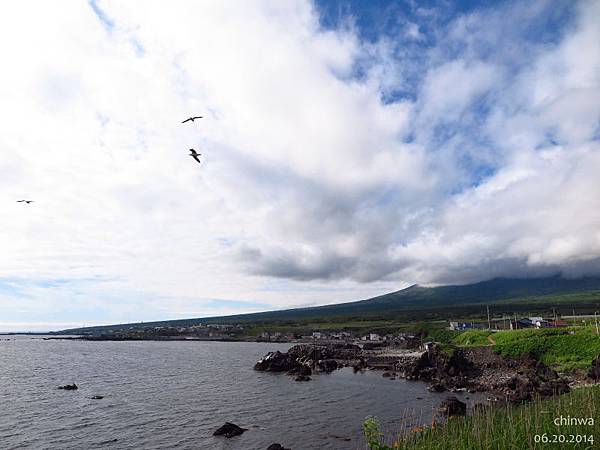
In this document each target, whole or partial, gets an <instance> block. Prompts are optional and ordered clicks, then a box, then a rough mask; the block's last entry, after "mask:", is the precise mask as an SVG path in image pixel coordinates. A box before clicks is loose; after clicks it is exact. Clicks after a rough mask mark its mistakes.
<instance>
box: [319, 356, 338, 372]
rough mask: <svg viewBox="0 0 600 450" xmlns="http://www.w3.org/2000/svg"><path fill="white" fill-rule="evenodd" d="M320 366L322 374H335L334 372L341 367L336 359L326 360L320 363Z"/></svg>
mask: <svg viewBox="0 0 600 450" xmlns="http://www.w3.org/2000/svg"><path fill="white" fill-rule="evenodd" d="M318 366H319V370H321V371H322V372H326V373H330V372H333V371H334V370H336V369H337V368H338V367H339V365H338V363H337V361H336V360H335V359H325V360H322V361H319V363H318Z"/></svg>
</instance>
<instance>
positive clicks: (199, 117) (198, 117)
mask: <svg viewBox="0 0 600 450" xmlns="http://www.w3.org/2000/svg"><path fill="white" fill-rule="evenodd" d="M196 119H202V116H194V117H190V118H189V119H185V120H184V121H183V122H181V123H186V122H189V121H192V122H193V121H194V120H196Z"/></svg>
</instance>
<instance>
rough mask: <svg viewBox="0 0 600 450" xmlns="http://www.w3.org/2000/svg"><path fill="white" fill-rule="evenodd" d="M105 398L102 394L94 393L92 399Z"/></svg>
mask: <svg viewBox="0 0 600 450" xmlns="http://www.w3.org/2000/svg"><path fill="white" fill-rule="evenodd" d="M103 398H104V397H103V396H102V395H92V400H102V399H103Z"/></svg>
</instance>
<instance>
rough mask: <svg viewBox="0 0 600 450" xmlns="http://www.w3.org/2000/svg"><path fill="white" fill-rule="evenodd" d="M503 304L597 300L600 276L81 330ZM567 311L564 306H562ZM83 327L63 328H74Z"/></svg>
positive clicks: (417, 291) (501, 282)
mask: <svg viewBox="0 0 600 450" xmlns="http://www.w3.org/2000/svg"><path fill="white" fill-rule="evenodd" d="M491 303H494V304H497V305H505V306H506V307H507V308H509V307H510V308H512V310H515V309H520V308H519V305H520V304H522V305H527V306H529V305H535V304H541V305H563V306H564V307H565V308H570V307H572V306H574V305H578V304H582V303H583V304H590V305H594V306H593V307H595V308H597V307H598V306H599V305H600V277H586V278H579V279H565V278H560V277H558V276H556V277H550V278H533V279H531V278H530V279H509V278H496V279H492V280H488V281H483V282H480V283H474V284H467V285H454V286H439V287H432V288H428V287H422V286H419V285H413V286H410V287H408V288H406V289H402V290H400V291H396V292H392V293H389V294H384V295H381V296H378V297H373V298H370V299H367V300H360V301H354V302H348V303H339V304H335V305H326V306H317V307H312V308H297V309H287V310H281V311H268V312H262V313H252V314H239V315H233V316H223V317H210V318H195V319H181V320H169V321H159V322H146V323H143V324H142V323H134V324H122V325H111V326H103V327H88V328H86V331H91V330H102V329H107V328H120V327H134V328H136V327H144V326H146V327H147V326H190V325H193V324H194V323H198V322H203V323H260V322H273V321H280V322H294V321H306V320H312V319H323V318H345V317H355V318H356V317H369V316H382V315H386V316H389V315H394V314H403V313H407V312H409V311H415V310H418V311H424V312H428V314H429V315H431V314H432V313H433V312H435V311H437V310H442V309H443V310H448V309H455V310H457V311H460V312H461V314H463V313H466V312H468V311H469V310H472V309H473V308H474V306H475V305H481V304H491ZM567 311H569V309H567ZM81 330H82V329H72V330H65V331H64V332H69V333H77V332H79V331H81Z"/></svg>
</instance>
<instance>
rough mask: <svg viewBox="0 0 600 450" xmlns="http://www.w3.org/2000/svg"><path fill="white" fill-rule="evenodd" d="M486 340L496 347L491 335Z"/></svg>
mask: <svg viewBox="0 0 600 450" xmlns="http://www.w3.org/2000/svg"><path fill="white" fill-rule="evenodd" d="M487 340H488V341H490V343H491V344H492V345H496V341H495V340H494V338H493V337H492V335H491V334H490V335H489V336H488V337H487Z"/></svg>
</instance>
